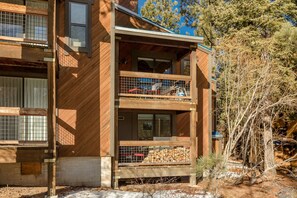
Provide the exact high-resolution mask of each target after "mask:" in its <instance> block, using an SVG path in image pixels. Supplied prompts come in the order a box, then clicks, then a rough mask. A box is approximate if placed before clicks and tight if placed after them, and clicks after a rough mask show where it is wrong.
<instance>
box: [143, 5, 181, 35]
mask: <svg viewBox="0 0 297 198" xmlns="http://www.w3.org/2000/svg"><path fill="white" fill-rule="evenodd" d="M177 5H178V2H177V1H175V0H147V1H146V2H145V4H144V6H143V8H142V9H141V14H142V16H143V17H145V18H147V19H149V20H151V21H153V22H155V23H157V24H159V25H161V26H163V27H165V28H167V29H169V30H171V31H174V32H176V33H178V32H179V28H180V19H181V15H180V13H179V10H178V7H177Z"/></svg>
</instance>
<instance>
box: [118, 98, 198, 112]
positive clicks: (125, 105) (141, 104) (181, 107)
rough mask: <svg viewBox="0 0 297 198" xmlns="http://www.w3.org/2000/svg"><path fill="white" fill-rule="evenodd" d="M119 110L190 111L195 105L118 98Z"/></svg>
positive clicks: (190, 103) (169, 101) (171, 101)
mask: <svg viewBox="0 0 297 198" xmlns="http://www.w3.org/2000/svg"><path fill="white" fill-rule="evenodd" d="M117 107H118V108H120V109H148V110H149V109H154V110H176V111H190V110H191V109H193V108H196V104H194V103H192V102H184V101H174V100H164V101H161V100H145V99H129V98H120V99H119V102H118V106H117Z"/></svg>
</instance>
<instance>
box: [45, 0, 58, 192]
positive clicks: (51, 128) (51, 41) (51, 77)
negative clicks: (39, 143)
mask: <svg viewBox="0 0 297 198" xmlns="http://www.w3.org/2000/svg"><path fill="white" fill-rule="evenodd" d="M48 47H49V50H51V51H52V56H53V57H52V58H48V59H47V60H49V62H48V64H47V65H48V73H47V75H48V152H49V153H52V158H51V159H48V161H47V162H48V192H47V196H48V197H57V195H56V157H57V156H56V155H57V154H56V69H55V68H56V64H55V63H56V62H55V58H56V52H55V51H56V0H49V1H48Z"/></svg>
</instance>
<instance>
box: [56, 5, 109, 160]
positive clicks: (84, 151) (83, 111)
mask: <svg viewBox="0 0 297 198" xmlns="http://www.w3.org/2000/svg"><path fill="white" fill-rule="evenodd" d="M58 12H59V15H58V16H59V18H58V24H57V25H58V27H59V29H58V60H59V76H58V77H59V79H58V85H57V88H58V91H57V107H58V109H59V110H58V118H57V122H58V141H59V144H60V146H59V156H99V155H101V156H105V155H108V154H109V150H110V17H111V3H110V0H105V1H100V0H95V1H94V4H93V5H92V23H91V27H92V29H91V35H92V37H91V38H92V46H91V47H92V54H91V57H88V54H87V53H77V52H73V51H71V50H70V49H69V47H68V46H67V40H66V37H67V35H65V28H64V27H65V20H64V19H65V3H64V2H61V3H60V4H59V6H58Z"/></svg>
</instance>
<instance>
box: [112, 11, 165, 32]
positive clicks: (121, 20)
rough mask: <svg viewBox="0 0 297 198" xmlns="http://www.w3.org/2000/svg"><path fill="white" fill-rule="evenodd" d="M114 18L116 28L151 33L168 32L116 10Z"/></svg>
mask: <svg viewBox="0 0 297 198" xmlns="http://www.w3.org/2000/svg"><path fill="white" fill-rule="evenodd" d="M115 16H116V26H122V27H128V28H135V29H144V30H152V31H159V32H168V31H166V30H164V29H162V28H159V27H158V26H154V25H152V24H150V23H148V22H146V21H144V20H141V19H138V18H136V17H132V16H130V15H128V14H125V13H122V12H120V11H118V10H117V11H116V15H115Z"/></svg>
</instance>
